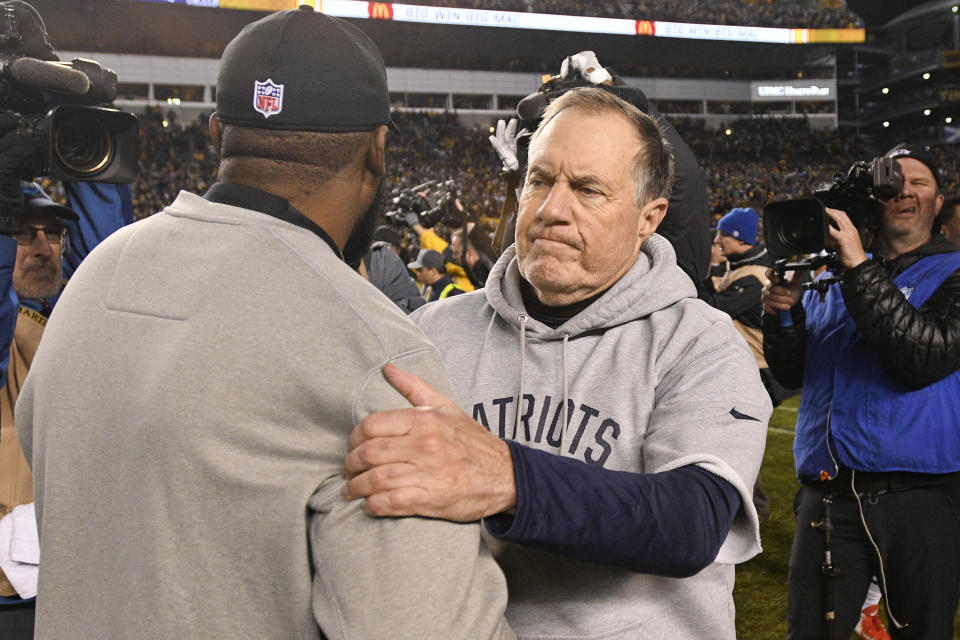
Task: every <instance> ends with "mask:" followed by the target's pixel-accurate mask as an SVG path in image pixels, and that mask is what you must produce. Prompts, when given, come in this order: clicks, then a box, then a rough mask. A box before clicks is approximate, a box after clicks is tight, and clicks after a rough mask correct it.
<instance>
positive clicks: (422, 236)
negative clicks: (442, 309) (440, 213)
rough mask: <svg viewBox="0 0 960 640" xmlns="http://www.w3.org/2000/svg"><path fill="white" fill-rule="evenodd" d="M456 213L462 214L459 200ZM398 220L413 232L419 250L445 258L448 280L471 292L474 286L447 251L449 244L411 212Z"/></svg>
mask: <svg viewBox="0 0 960 640" xmlns="http://www.w3.org/2000/svg"><path fill="white" fill-rule="evenodd" d="M453 204H454V206H455V207H456V209H457V211H459V212H461V213H463V211H464V209H463V204H462V203H461V202H460V200H459V199H456V200H454V203H453ZM399 220H400V221H401V222H403V224H405V225H407V226H408V227H409V228H410V230H411V231H413V232H414V233H415V234H416V235H417V238H418V239H419V241H420V248H421V249H430V250H432V251H436V252H437V253H440V254H443V255H444V256H445V258H444V259H445V262H446V267H445V269H446V273H447V274H448V275H449V276H450V279H451V280H453V282H454V283H455V284H456V285H457V287H459V288H460V289H461V290H463V291H473V290H474V289H475V288H476V286H475V285H474V283H473V282H472V281H471V279H470V277H469V276H468V275H467V270H466V269H464V268H463V266H461V265H459V264H457V263H456V262H455V261H454V259H453V255H452V254H451V252H450V251H449V247H450V243H449V242H447V241H446V240H444V239H443V238H442V237H441V236H440V235H439V234H438V233H437V232H436V231H434V230H433V229H428V228H427V227H425V226H424V225H423V223H422V221H421V220H420V216H419V215H418V214H417V213H415V212H413V211H406V212H404V213H402V214H401V215H400V216H399Z"/></svg>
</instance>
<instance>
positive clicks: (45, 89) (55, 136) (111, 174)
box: [0, 0, 139, 183]
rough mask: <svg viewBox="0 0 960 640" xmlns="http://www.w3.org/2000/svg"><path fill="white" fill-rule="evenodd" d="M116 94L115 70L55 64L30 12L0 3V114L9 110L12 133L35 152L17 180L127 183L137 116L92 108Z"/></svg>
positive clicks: (135, 154)
mask: <svg viewBox="0 0 960 640" xmlns="http://www.w3.org/2000/svg"><path fill="white" fill-rule="evenodd" d="M34 56H38V57H34ZM116 96H117V74H116V73H114V72H113V71H110V70H109V69H104V68H103V67H102V66H101V65H100V64H98V63H97V62H95V61H93V60H87V59H83V58H77V59H75V60H73V61H71V62H69V63H66V62H59V61H57V60H56V55H55V54H54V53H53V50H52V48H51V47H50V45H49V42H48V41H47V40H46V30H45V28H44V26H43V21H42V19H41V18H40V16H39V15H38V14H37V12H36V10H35V9H33V7H31V6H30V5H29V4H27V3H26V2H22V1H21V0H10V1H8V2H0V109H3V110H9V111H12V112H14V113H15V115H16V116H17V117H18V125H19V126H18V133H21V134H26V135H28V136H30V137H32V138H33V140H34V142H35V145H36V147H37V149H38V154H37V155H38V157H37V158H35V159H34V161H33V162H30V163H27V164H28V165H33V166H24V167H18V169H17V172H16V173H17V177H19V178H22V179H32V178H34V177H36V176H40V175H48V176H50V177H51V178H54V179H57V180H68V181H81V182H111V183H129V182H133V181H134V179H135V178H136V174H137V164H138V161H139V124H138V122H137V118H136V116H134V115H133V114H132V113H126V112H123V111H118V110H116V109H110V108H106V107H102V106H97V105H102V104H106V103H110V102H112V101H113V100H114V99H115V98H116ZM50 105H55V106H53V107H52V108H50Z"/></svg>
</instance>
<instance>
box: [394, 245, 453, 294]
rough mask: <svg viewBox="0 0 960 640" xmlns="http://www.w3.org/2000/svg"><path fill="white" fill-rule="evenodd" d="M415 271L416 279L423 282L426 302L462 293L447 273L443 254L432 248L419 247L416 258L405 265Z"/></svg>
mask: <svg viewBox="0 0 960 640" xmlns="http://www.w3.org/2000/svg"><path fill="white" fill-rule="evenodd" d="M407 268H408V269H412V270H413V271H415V272H416V273H417V280H419V281H420V283H421V284H423V299H424V300H426V301H427V302H433V301H434V300H443V299H444V298H449V297H450V296H456V295H460V294H461V293H463V292H464V291H463V289H461V288H460V287H458V286H457V285H456V283H454V282H453V280H451V279H450V276H449V275H447V269H446V262H445V261H444V259H443V254H442V253H440V252H439V251H434V250H433V249H421V250H420V255H418V256H417V259H416V260H414V261H413V262H411V263H410V264H408V265H407Z"/></svg>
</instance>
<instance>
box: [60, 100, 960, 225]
mask: <svg viewBox="0 0 960 640" xmlns="http://www.w3.org/2000/svg"><path fill="white" fill-rule="evenodd" d="M200 120H203V119H202V118H201V119H198V121H196V122H189V123H186V124H176V123H173V124H169V123H168V126H163V124H162V122H161V121H159V119H158V117H157V115H156V114H149V115H148V116H145V117H143V118H142V122H141V159H140V173H139V175H138V177H137V181H136V183H135V184H134V185H133V198H134V212H135V215H136V217H138V218H142V217H145V216H148V215H150V214H151V213H154V212H156V211H158V210H160V209H161V208H162V207H163V205H164V203H167V202H170V201H171V200H172V199H173V197H175V195H176V193H177V192H178V191H179V190H181V189H184V190H187V191H192V192H199V193H203V192H204V191H205V190H206V188H207V187H208V186H209V185H210V184H212V183H213V181H214V179H215V177H216V165H217V160H216V155H215V154H214V153H213V150H212V148H211V147H210V146H209V138H208V135H207V132H206V124H205V123H201V122H200ZM396 121H397V123H398V125H399V126H400V130H401V133H400V134H392V135H391V136H390V137H389V138H388V148H387V154H388V155H387V166H388V167H389V168H390V176H389V178H388V180H389V187H390V189H391V191H394V192H396V191H399V190H401V189H406V188H409V187H412V186H415V185H417V184H421V183H423V182H425V181H427V180H431V179H440V180H450V179H453V180H456V181H457V183H458V184H459V185H460V189H461V201H462V202H463V204H464V206H465V207H466V208H467V210H468V212H469V213H470V214H472V216H473V217H475V218H479V219H480V220H482V221H485V222H486V223H487V225H488V226H491V227H492V226H493V225H494V224H495V221H496V218H497V216H498V215H499V212H500V207H501V205H502V204H503V199H504V188H503V181H502V180H501V179H500V175H499V174H500V161H499V159H498V158H497V156H496V154H495V153H494V152H493V150H492V149H491V148H490V143H489V142H488V140H487V137H488V136H489V135H490V131H489V130H488V129H487V128H486V127H473V128H467V127H464V126H463V125H462V124H460V122H459V120H458V119H457V117H456V115H455V114H454V113H452V112H445V113H444V112H433V113H400V114H397V115H396ZM671 122H673V124H674V126H675V127H676V128H677V130H678V131H679V132H680V134H681V136H683V138H684V139H685V140H686V141H687V142H688V143H689V144H690V146H691V147H692V149H693V151H694V153H695V154H696V156H697V158H698V160H699V161H700V166H701V167H702V169H703V172H704V175H705V177H706V183H707V188H708V191H709V193H710V197H711V200H710V202H711V211H712V213H714V214H717V215H719V214H720V213H723V212H726V211H729V210H730V209H731V208H733V207H739V206H754V207H761V208H762V207H763V205H765V204H766V203H768V202H770V201H773V200H780V199H784V198H796V197H801V196H804V195H809V194H810V193H812V192H813V191H815V190H816V189H818V188H820V187H821V186H822V185H823V184H825V183H826V182H829V181H830V179H831V178H832V177H833V176H834V175H835V174H837V173H840V172H845V171H846V170H847V169H848V168H849V166H850V165H851V164H852V163H853V162H854V161H856V160H862V159H869V155H870V154H869V153H868V152H867V151H865V150H863V149H861V148H860V147H859V144H858V140H857V138H856V137H855V136H854V135H852V134H850V133H846V132H843V131H839V130H836V131H829V130H828V131H823V130H816V131H814V130H813V129H811V127H810V125H809V123H808V122H807V120H805V119H803V118H792V119H782V118H741V119H737V120H734V121H733V122H732V123H731V125H730V126H729V127H721V128H720V129H717V130H715V129H708V128H706V126H705V125H704V122H703V121H702V120H699V119H695V118H683V117H676V118H672V119H671ZM728 128H729V130H730V132H731V133H730V135H727V134H726V133H725V130H726V129H728ZM934 152H935V153H936V154H937V157H938V161H939V165H940V166H941V167H944V170H943V171H944V174H943V175H942V176H941V178H942V180H943V185H944V189H943V190H944V192H945V193H953V192H955V191H957V190H958V189H960V173H958V171H957V169H956V167H957V166H958V160H960V157H958V155H960V154H958V151H957V150H956V148H955V147H953V146H950V145H945V146H942V147H937V148H934ZM45 186H46V187H48V190H49V191H52V192H53V195H54V197H55V198H57V199H59V200H60V201H63V195H62V191H61V190H59V189H58V186H57V185H56V184H53V183H49V182H48V183H46V184H45Z"/></svg>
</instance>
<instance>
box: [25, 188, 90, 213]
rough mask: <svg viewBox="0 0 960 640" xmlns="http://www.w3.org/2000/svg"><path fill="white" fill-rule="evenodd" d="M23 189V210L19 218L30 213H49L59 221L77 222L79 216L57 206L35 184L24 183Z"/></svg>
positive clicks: (66, 208)
mask: <svg viewBox="0 0 960 640" xmlns="http://www.w3.org/2000/svg"><path fill="white" fill-rule="evenodd" d="M22 187H23V209H22V210H21V211H20V216H21V217H22V216H27V215H30V214H31V213H49V214H50V215H54V216H56V217H58V218H60V219H61V220H79V219H80V216H78V215H77V214H76V212H75V211H74V210H73V209H70V208H69V207H65V206H63V205H62V204H57V203H56V202H54V201H53V200H51V199H50V196H48V195H47V194H46V192H45V191H44V190H43V188H42V187H41V186H40V185H38V184H37V183H36V182H24V183H22Z"/></svg>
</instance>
